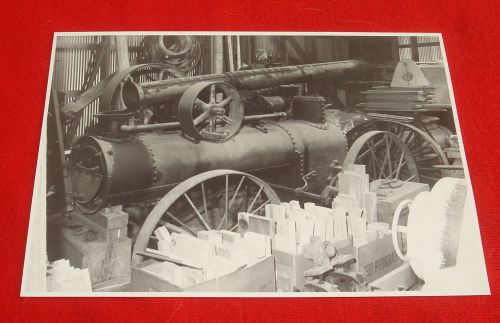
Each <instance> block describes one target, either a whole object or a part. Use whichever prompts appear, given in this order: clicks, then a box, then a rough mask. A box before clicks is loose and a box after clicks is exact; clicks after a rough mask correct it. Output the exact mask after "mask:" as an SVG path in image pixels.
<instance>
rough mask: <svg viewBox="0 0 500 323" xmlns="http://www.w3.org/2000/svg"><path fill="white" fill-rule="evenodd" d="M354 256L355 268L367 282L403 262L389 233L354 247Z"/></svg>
mask: <svg viewBox="0 0 500 323" xmlns="http://www.w3.org/2000/svg"><path fill="white" fill-rule="evenodd" d="M354 256H355V257H356V264H355V265H354V266H355V270H356V271H357V272H359V273H361V274H362V275H363V277H364V278H365V280H366V282H367V283H370V282H372V281H374V280H375V279H377V278H379V277H382V276H383V275H385V274H387V273H388V272H390V271H392V270H394V269H396V268H397V267H399V266H401V264H402V263H403V261H402V260H401V259H400V258H399V257H398V255H397V254H396V251H395V250H394V245H393V244H392V237H391V235H390V234H388V235H386V236H385V237H384V238H381V239H377V240H375V241H372V242H368V243H367V244H364V245H362V246H360V247H355V248H354Z"/></svg>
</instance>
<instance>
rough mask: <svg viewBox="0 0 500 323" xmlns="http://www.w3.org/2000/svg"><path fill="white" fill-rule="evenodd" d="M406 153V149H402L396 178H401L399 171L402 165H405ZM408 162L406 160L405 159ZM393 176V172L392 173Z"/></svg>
mask: <svg viewBox="0 0 500 323" xmlns="http://www.w3.org/2000/svg"><path fill="white" fill-rule="evenodd" d="M404 155H405V152H404V151H401V157H399V163H398V168H396V176H395V177H394V178H399V171H400V170H401V167H403V157H404ZM405 163H406V161H405ZM391 176H392V174H391Z"/></svg>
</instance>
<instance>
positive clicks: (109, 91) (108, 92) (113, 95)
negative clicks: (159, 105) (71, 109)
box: [99, 63, 184, 111]
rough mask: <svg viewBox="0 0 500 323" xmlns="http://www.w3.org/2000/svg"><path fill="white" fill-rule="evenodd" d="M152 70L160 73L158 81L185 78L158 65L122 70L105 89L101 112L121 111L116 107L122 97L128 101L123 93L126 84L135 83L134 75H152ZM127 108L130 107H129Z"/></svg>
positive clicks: (177, 72) (100, 107) (138, 66)
mask: <svg viewBox="0 0 500 323" xmlns="http://www.w3.org/2000/svg"><path fill="white" fill-rule="evenodd" d="M152 70H153V71H154V70H157V71H158V79H160V78H164V77H166V76H170V77H174V78H182V77H183V76H184V75H183V74H182V73H180V72H179V71H176V70H173V69H170V68H169V67H167V66H165V65H162V64H158V63H153V64H141V65H134V66H131V67H129V68H126V69H124V70H121V71H119V72H117V73H116V74H115V75H114V76H113V77H112V78H111V80H110V81H109V82H108V84H106V88H105V89H104V93H103V96H102V101H101V105H100V106H99V111H112V110H119V107H116V104H117V101H118V99H119V98H120V96H121V97H122V98H123V100H125V99H126V98H125V97H124V96H123V93H122V92H123V87H124V86H125V84H127V83H129V82H133V78H132V76H133V75H137V74H139V75H140V74H144V73H151V71H152ZM127 108H129V107H128V106H127ZM136 108H139V107H136Z"/></svg>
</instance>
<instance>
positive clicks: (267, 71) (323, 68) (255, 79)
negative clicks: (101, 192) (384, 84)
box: [122, 60, 369, 109]
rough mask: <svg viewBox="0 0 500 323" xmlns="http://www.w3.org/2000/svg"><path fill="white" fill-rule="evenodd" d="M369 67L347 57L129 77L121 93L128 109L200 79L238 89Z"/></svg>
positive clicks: (178, 92)
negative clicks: (137, 78)
mask: <svg viewBox="0 0 500 323" xmlns="http://www.w3.org/2000/svg"><path fill="white" fill-rule="evenodd" d="M368 67H369V64H368V63H367V62H364V61H360V60H348V61H339V62H329V63H315V64H306V65H296V66H284V67H272V68H263V69H255V70H245V71H237V72H228V73H220V74H209V75H201V76H192V77H185V78H182V79H169V80H161V81H155V82H149V83H135V82H133V81H132V80H129V81H128V82H126V83H125V84H124V86H123V90H122V96H123V102H124V103H125V105H126V106H127V108H128V109H136V108H138V107H140V106H143V105H146V104H153V103H158V102H164V101H168V100H172V99H175V98H178V97H179V96H181V95H182V94H183V93H184V91H186V90H187V89H188V88H189V87H190V86H191V85H193V84H196V83H198V82H202V81H205V82H215V81H217V82H225V83H229V84H231V85H233V86H234V87H236V88H237V89H239V90H255V89H261V88H267V87H272V86H278V85H280V84H291V83H299V82H309V81H312V80H316V79H322V78H334V79H339V78H342V77H350V78H351V79H352V78H354V77H356V76H358V75H361V74H363V73H364V72H365V71H367V70H368Z"/></svg>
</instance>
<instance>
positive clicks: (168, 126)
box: [120, 112, 286, 133]
mask: <svg viewBox="0 0 500 323" xmlns="http://www.w3.org/2000/svg"><path fill="white" fill-rule="evenodd" d="M285 118H286V113H285V112H278V113H269V114H257V115H251V116H245V117H244V118H243V121H244V122H255V121H260V120H268V119H285ZM180 127H181V124H180V123H179V122H165V123H154V124H144V125H135V126H131V125H122V126H120V131H123V132H127V133H138V132H142V131H152V130H178V129H180Z"/></svg>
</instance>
